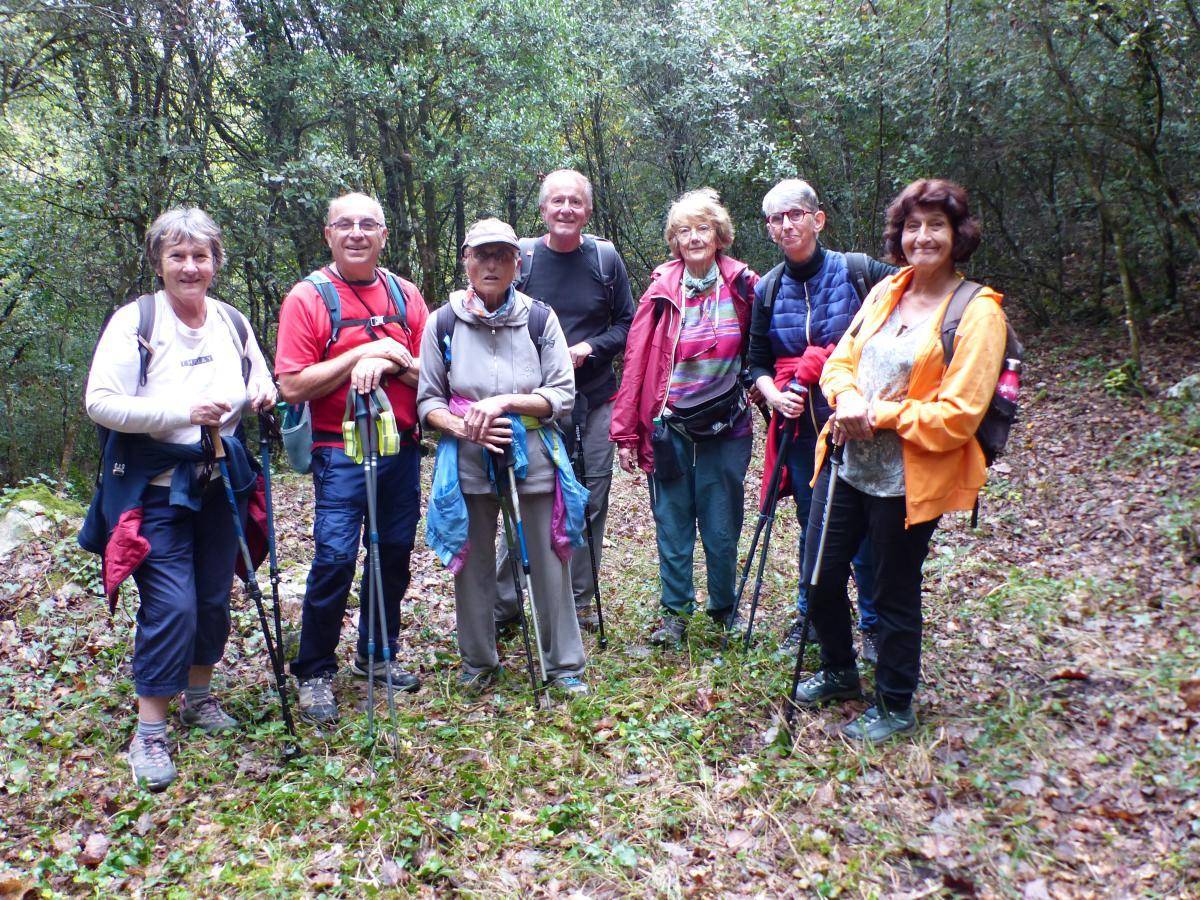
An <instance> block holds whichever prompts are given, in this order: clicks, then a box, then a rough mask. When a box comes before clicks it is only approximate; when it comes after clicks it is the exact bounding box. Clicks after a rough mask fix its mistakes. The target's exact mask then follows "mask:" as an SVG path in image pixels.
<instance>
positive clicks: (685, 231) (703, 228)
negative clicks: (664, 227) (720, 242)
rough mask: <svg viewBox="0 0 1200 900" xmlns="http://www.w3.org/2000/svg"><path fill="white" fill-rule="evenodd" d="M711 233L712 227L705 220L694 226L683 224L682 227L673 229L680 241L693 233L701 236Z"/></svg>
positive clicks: (704, 236)
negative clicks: (701, 223)
mask: <svg viewBox="0 0 1200 900" xmlns="http://www.w3.org/2000/svg"><path fill="white" fill-rule="evenodd" d="M712 233H713V227H712V226H711V225H709V224H708V223H707V222H705V223H704V224H703V225H697V226H696V227H695V228H690V227H688V226H687V225H684V226H683V227H682V228H676V229H675V237H677V238H679V239H680V240H681V241H686V240H687V239H688V238H690V237H691V236H692V235H693V234H696V235H699V236H700V237H702V238H706V237H708V236H709V235H710V234H712Z"/></svg>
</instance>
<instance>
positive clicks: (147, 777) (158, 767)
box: [129, 734, 175, 792]
mask: <svg viewBox="0 0 1200 900" xmlns="http://www.w3.org/2000/svg"><path fill="white" fill-rule="evenodd" d="M129 767H130V768H131V769H133V780H134V781H135V782H137V783H138V784H140V785H142V786H143V787H145V788H146V789H147V790H150V791H155V792H157V791H163V790H166V788H167V785H169V784H170V783H171V782H172V781H174V780H175V763H173V762H171V750H170V748H169V747H168V746H167V739H166V738H165V737H152V738H145V739H143V738H141V737H139V736H137V735H136V734H135V735H134V736H133V741H132V742H131V743H130V745H129Z"/></svg>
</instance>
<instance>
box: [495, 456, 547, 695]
mask: <svg viewBox="0 0 1200 900" xmlns="http://www.w3.org/2000/svg"><path fill="white" fill-rule="evenodd" d="M488 452H489V453H491V456H492V467H493V469H495V471H496V494H497V496H498V497H499V498H500V520H501V521H502V522H503V523H504V544H505V546H506V547H507V548H508V565H509V568H510V569H511V570H512V580H513V586H514V587H515V588H516V593H517V622H518V623H519V624H520V626H521V639H522V642H523V644H524V646H525V667H526V669H528V671H529V685H530V687H531V688H533V697H534V702H535V703H536V702H540V701H539V700H538V691H539V690H541V686H540V685H539V684H538V678H537V672H535V671H534V668H533V646H532V645H531V644H530V642H529V620H528V619H526V618H525V595H524V592H523V591H522V589H521V567H520V565H519V564H518V562H517V557H518V556H519V555H520V553H521V549H520V546H519V545H518V544H517V532H516V525H515V517H514V514H513V508H512V502H511V500H510V499H509V497H508V481H507V479H506V478H504V477H502V475H501V472H502V470H503V469H504V468H506V467H507V466H510V465H511V464H512V461H511V459H510V458H509V454H510V453H511V452H512V451H511V450H508V449H507V448H506V450H505V452H504V453H492V452H491V451H488ZM540 637H541V636H540V635H539V641H540ZM538 651H539V653H540V651H541V644H540V643H539V644H538Z"/></svg>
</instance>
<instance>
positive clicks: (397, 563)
mask: <svg viewBox="0 0 1200 900" xmlns="http://www.w3.org/2000/svg"><path fill="white" fill-rule="evenodd" d="M312 475H313V487H314V489H315V491H316V498H317V511H316V517H315V519H314V521H313V541H314V543H315V544H316V552H315V555H314V556H313V563H312V568H311V569H310V570H309V573H308V585H307V587H306V590H305V594H304V610H303V614H302V621H301V626H300V649H299V652H298V653H297V654H296V658H295V659H294V660H293V661H292V674H293V675H295V676H296V677H298V678H310V677H312V676H314V675H332V674H333V673H335V672H336V671H337V668H338V662H337V645H338V641H339V639H340V638H341V633H342V619H343V618H344V617H345V615H346V600H347V599H348V597H349V596H350V588H351V587H352V585H353V583H354V570H355V565H356V562H357V560H358V547H359V543H360V542H361V543H362V545H363V546H364V547H365V546H367V545H368V542H369V535H368V534H367V532H366V529H364V528H363V523H364V521H365V519H366V515H367V494H366V486H365V483H364V481H363V467H362V465H361V464H359V463H356V462H355V461H354V460H353V459H351V458H350V457H348V456H346V454H345V453H343V452H342V450H341V448H340V447H317V448H315V449H314V450H313V460H312ZM377 481H378V498H377V499H378V503H377V518H378V522H377V525H378V527H379V561H380V570H381V573H382V575H383V603H384V610H385V612H386V614H387V642H388V646H389V647H390V648H391V651H392V654H393V655H394V654H395V651H396V649H397V646H396V645H397V639H398V636H399V634H400V600H401V599H402V598H403V597H404V594H405V592H406V591H407V590H408V582H409V560H410V557H411V555H412V548H413V541H414V539H415V538H416V531H417V519H418V518H419V517H420V514H421V484H420V454H419V453H418V448H417V447H416V446H415V445H407V444H406V445H404V446H401V448H400V452H399V453H397V454H396V455H395V456H381V457H380V458H379V477H378V479H377ZM369 604H370V596H369V587H368V583H367V573H366V571H364V572H363V573H362V582H361V587H360V590H359V615H358V655H359V656H362V657H366V656H367V648H368V645H369V636H370V635H369V631H368V624H369V615H368V610H369V609H370V605H369ZM383 640H384V637H383V632H382V628H381V623H380V621H379V616H378V614H376V617H375V659H382V658H383V646H384V644H383Z"/></svg>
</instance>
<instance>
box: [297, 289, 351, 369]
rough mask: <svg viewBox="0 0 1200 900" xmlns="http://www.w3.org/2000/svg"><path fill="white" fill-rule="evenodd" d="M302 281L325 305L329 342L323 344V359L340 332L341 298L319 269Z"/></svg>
mask: <svg viewBox="0 0 1200 900" xmlns="http://www.w3.org/2000/svg"><path fill="white" fill-rule="evenodd" d="M304 280H305V281H307V282H308V283H309V284H311V285H312V286H313V287H315V288H316V289H317V293H318V294H319V295H320V297H321V302H322V303H324V304H325V311H326V312H327V313H329V340H327V341H326V342H325V350H324V351H323V352H322V353H321V358H322V359H324V358H325V357H327V356H328V355H329V348H330V347H332V346H333V345H334V344H336V343H337V339H338V336H339V335H340V334H341V332H342V298H341V297H339V296H338V292H337V287H336V286H334V283H333V282H332V281H330V280H329V276H328V275H326V274H325V272H324V271H323V270H321V269H317V270H316V271H315V272H310V273H309V274H308V275H306V276H305V278H304Z"/></svg>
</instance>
